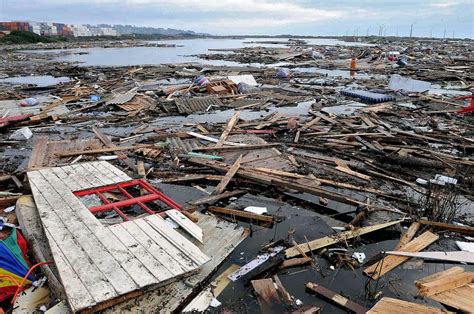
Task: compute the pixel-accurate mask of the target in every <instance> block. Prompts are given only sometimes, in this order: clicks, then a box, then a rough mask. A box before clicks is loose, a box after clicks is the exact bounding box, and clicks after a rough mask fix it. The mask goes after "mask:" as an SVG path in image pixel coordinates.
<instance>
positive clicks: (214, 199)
mask: <svg viewBox="0 0 474 314" xmlns="http://www.w3.org/2000/svg"><path fill="white" fill-rule="evenodd" d="M244 193H246V192H245V191H243V190H234V191H230V192H224V193H221V194H219V195H209V196H204V197H203V198H200V199H197V200H194V201H189V202H188V203H189V204H190V205H193V206H198V205H204V204H214V203H215V202H217V201H219V200H222V199H225V198H230V197H232V196H236V195H240V194H244Z"/></svg>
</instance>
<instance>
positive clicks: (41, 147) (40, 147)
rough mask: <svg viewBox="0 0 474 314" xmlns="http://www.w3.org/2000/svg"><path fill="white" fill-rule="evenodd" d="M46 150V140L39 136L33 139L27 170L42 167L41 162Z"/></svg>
mask: <svg viewBox="0 0 474 314" xmlns="http://www.w3.org/2000/svg"><path fill="white" fill-rule="evenodd" d="M47 149H48V138H47V137H44V136H41V137H37V138H35V142H34V145H33V150H32V151H31V155H30V160H29V162H28V169H35V168H41V167H43V161H44V158H45V154H46V151H47Z"/></svg>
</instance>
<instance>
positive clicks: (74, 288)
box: [0, 38, 474, 313]
mask: <svg viewBox="0 0 474 314" xmlns="http://www.w3.org/2000/svg"><path fill="white" fill-rule="evenodd" d="M368 41H369V44H367V45H355V46H331V45H319V44H311V42H310V41H309V40H308V41H306V40H288V41H286V40H277V41H275V42H272V41H267V42H265V47H257V46H255V47H245V48H236V49H228V48H226V49H225V51H215V50H216V49H214V51H212V49H210V51H209V53H208V54H201V55H199V57H200V58H202V59H203V60H202V62H201V63H188V64H157V65H145V64H143V65H140V66H126V67H123V66H117V67H98V66H97V67H89V66H81V64H76V63H71V62H65V61H58V60H57V53H56V52H55V51H54V50H51V51H49V49H57V48H66V49H65V50H64V51H62V52H60V53H61V54H67V53H74V52H73V51H75V50H70V49H72V48H79V47H77V46H76V45H78V44H77V43H75V44H74V46H67V47H65V46H61V45H72V44H68V43H51V44H45V45H37V46H16V47H12V46H9V47H8V49H7V48H5V47H3V48H2V47H0V57H1V60H0V63H1V64H2V70H1V71H0V77H1V78H9V77H10V78H11V77H28V76H30V75H35V76H52V77H65V78H66V79H61V80H60V81H58V82H53V83H52V84H46V85H45V84H28V83H25V81H21V82H17V83H13V82H12V81H10V82H0V84H1V86H2V89H1V90H0V114H1V116H0V129H1V138H0V142H1V147H0V151H1V159H2V163H1V168H0V185H1V190H0V214H1V215H0V218H1V220H0V223H1V229H0V233H1V243H2V245H1V246H0V249H2V252H4V254H2V258H1V259H0V270H1V273H0V283H1V284H0V292H1V294H0V297H1V301H2V303H1V308H2V309H3V310H4V311H5V312H11V311H28V312H29V311H38V310H41V311H42V312H44V311H48V310H51V311H55V310H57V311H61V312H64V311H71V312H84V311H85V312H95V311H104V312H121V311H145V312H180V311H182V312H195V311H199V312H203V311H211V312H214V311H222V312H229V311H230V312H250V313H254V312H264V313H270V312H271V313H288V312H294V313H319V312H321V313H334V312H337V311H351V312H355V313H365V312H367V311H368V313H387V311H390V312H392V311H393V312H396V311H398V312H399V313H402V312H403V313H406V312H407V311H412V312H417V313H425V312H426V313H437V312H440V313H446V312H451V311H464V312H469V311H471V310H472V308H473V307H474V305H472V300H471V299H472V297H469V296H472V282H473V278H474V277H473V275H472V271H473V269H474V268H473V266H472V264H473V263H474V256H473V255H474V253H473V252H472V246H473V242H474V238H473V236H474V227H473V222H474V194H473V191H474V189H473V187H474V158H473V151H474V128H473V126H472V122H473V115H472V114H473V111H474V105H473V100H472V92H473V90H474V87H473V83H472V82H473V76H472V70H473V63H472V61H473V60H474V56H473V54H472V41H470V40H464V41H461V40H458V41H444V40H443V41H442V40H430V41H427V40H418V41H415V40H407V39H405V40H395V39H392V40H388V39H381V38H379V39H374V38H368ZM257 44H258V43H257ZM89 45H93V46H94V47H103V48H104V49H105V48H107V47H115V48H118V47H135V46H137V45H138V46H143V47H148V48H150V49H152V48H153V47H162V46H163V45H164V44H160V43H145V42H137V41H130V42H123V43H121V42H118V41H114V42H113V43H108V42H100V43H97V45H95V44H94V43H89ZM272 45H277V46H275V47H271V46H272ZM166 46H167V47H168V46H169V45H168V44H166ZM80 48H87V47H83V46H81V47H80ZM169 48H170V49H172V47H169ZM209 48H212V47H209ZM25 49H36V50H39V49H41V50H48V51H47V52H44V53H39V52H34V51H27V50H25ZM98 49H99V48H98ZM69 50H70V51H69ZM217 50H219V49H217ZM85 53H87V51H86V52H85ZM205 60H220V61H222V62H226V61H232V62H234V63H232V65H210V64H206V61H205ZM236 62H237V63H238V65H235V63H236ZM223 64H225V63H223ZM0 81H1V80H0ZM26 82H28V81H27V80H26ZM415 262H416V265H414V264H415ZM453 264H455V265H453ZM440 271H441V272H440ZM414 282H415V284H414ZM416 288H418V289H419V291H418V290H417V289H416Z"/></svg>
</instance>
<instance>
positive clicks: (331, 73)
mask: <svg viewBox="0 0 474 314" xmlns="http://www.w3.org/2000/svg"><path fill="white" fill-rule="evenodd" d="M291 70H292V71H295V72H300V73H318V74H322V75H326V76H328V77H342V78H354V79H362V80H368V79H377V80H383V79H386V78H387V76H385V75H381V74H378V75H374V74H368V73H364V72H359V71H356V72H354V74H353V75H352V76H351V71H348V70H338V69H333V70H329V69H320V68H315V67H306V68H293V69H291Z"/></svg>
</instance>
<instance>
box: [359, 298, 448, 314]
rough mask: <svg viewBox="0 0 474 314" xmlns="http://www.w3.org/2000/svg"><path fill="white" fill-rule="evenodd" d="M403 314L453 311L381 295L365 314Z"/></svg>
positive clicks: (439, 313) (445, 313)
mask: <svg viewBox="0 0 474 314" xmlns="http://www.w3.org/2000/svg"><path fill="white" fill-rule="evenodd" d="M386 313H391V314H404V313H417V314H447V313H453V314H454V312H448V311H445V310H443V309H439V308H436V307H433V306H426V305H422V304H418V303H413V302H408V301H403V300H398V299H394V298H387V297H383V298H382V299H381V300H380V301H378V302H377V303H376V304H375V305H374V306H373V307H372V308H371V309H370V310H369V311H368V312H367V314H386Z"/></svg>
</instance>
